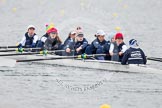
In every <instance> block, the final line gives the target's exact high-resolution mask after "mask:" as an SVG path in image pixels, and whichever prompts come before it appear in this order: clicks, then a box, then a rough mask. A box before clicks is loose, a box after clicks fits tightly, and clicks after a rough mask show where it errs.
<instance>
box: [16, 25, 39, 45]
mask: <svg viewBox="0 0 162 108" xmlns="http://www.w3.org/2000/svg"><path fill="white" fill-rule="evenodd" d="M37 41H38V36H37V35H36V33H35V26H34V25H29V26H28V27H27V32H26V33H25V35H24V37H23V38H22V40H21V41H20V42H19V43H18V46H17V47H18V48H22V47H25V48H34V47H36V43H37Z"/></svg>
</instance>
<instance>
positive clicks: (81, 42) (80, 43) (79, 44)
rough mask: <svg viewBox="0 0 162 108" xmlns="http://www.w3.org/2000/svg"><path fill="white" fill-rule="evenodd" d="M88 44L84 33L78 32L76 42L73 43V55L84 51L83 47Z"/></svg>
mask: <svg viewBox="0 0 162 108" xmlns="http://www.w3.org/2000/svg"><path fill="white" fill-rule="evenodd" d="M87 46H88V41H87V40H86V38H84V34H83V33H82V32H79V33H78V34H77V36H76V42H75V45H74V49H75V55H81V54H84V53H85V49H86V47H87Z"/></svg>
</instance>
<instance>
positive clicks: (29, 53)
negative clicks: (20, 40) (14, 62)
mask: <svg viewBox="0 0 162 108" xmlns="http://www.w3.org/2000/svg"><path fill="white" fill-rule="evenodd" d="M63 51H65V50H55V51H47V50H43V51H40V52H22V53H14V54H0V56H19V55H35V54H42V55H47V54H55V53H56V52H63Z"/></svg>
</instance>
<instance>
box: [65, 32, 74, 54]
mask: <svg viewBox="0 0 162 108" xmlns="http://www.w3.org/2000/svg"><path fill="white" fill-rule="evenodd" d="M76 34H77V33H76V31H71V32H70V33H69V35H68V37H67V39H66V40H65V42H64V44H63V50H65V51H64V52H63V53H62V55H63V56H72V55H74V45H75V36H76Z"/></svg>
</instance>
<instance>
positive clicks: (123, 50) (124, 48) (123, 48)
mask: <svg viewBox="0 0 162 108" xmlns="http://www.w3.org/2000/svg"><path fill="white" fill-rule="evenodd" d="M126 50H127V46H126V45H123V46H122V50H121V52H122V53H125V51H126Z"/></svg>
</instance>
